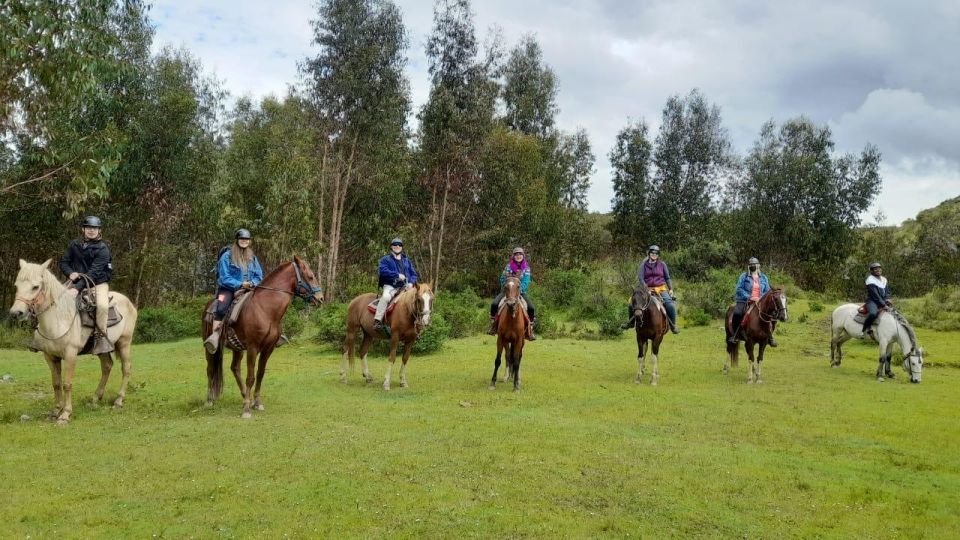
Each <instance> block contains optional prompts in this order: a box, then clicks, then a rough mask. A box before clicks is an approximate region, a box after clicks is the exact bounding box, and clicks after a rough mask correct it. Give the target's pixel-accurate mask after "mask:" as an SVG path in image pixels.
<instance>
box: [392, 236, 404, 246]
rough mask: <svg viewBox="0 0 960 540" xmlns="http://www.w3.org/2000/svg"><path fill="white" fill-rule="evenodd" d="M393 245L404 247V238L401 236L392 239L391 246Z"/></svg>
mask: <svg viewBox="0 0 960 540" xmlns="http://www.w3.org/2000/svg"><path fill="white" fill-rule="evenodd" d="M393 246H400V247H403V240H402V239H401V238H400V237H399V236H398V237H397V238H394V239H393V240H391V241H390V247H393Z"/></svg>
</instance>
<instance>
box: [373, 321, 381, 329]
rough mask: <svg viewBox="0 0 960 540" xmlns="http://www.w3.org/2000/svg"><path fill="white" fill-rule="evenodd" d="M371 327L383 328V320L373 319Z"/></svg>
mask: <svg viewBox="0 0 960 540" xmlns="http://www.w3.org/2000/svg"><path fill="white" fill-rule="evenodd" d="M373 329H374V330H383V321H381V320H380V319H374V320H373Z"/></svg>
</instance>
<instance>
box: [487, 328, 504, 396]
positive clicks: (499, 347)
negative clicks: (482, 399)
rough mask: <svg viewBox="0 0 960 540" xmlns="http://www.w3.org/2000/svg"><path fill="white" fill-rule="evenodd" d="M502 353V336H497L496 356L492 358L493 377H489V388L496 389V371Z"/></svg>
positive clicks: (498, 367)
mask: <svg viewBox="0 0 960 540" xmlns="http://www.w3.org/2000/svg"><path fill="white" fill-rule="evenodd" d="M502 355H503V338H502V337H500V336H497V357H496V358H495V359H494V360H493V377H490V389H491V390H496V389H497V371H499V370H500V357H501V356H502Z"/></svg>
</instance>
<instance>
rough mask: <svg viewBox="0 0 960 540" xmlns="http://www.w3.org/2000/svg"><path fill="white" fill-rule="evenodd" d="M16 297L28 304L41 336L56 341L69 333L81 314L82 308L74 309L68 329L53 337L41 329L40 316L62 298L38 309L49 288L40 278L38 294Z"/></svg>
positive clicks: (34, 326) (34, 324)
mask: <svg viewBox="0 0 960 540" xmlns="http://www.w3.org/2000/svg"><path fill="white" fill-rule="evenodd" d="M81 276H83V277H84V278H87V279H88V280H89V278H88V277H87V276H86V274H81ZM67 283H69V280H68V281H66V282H64V285H66V284H67ZM61 296H62V295H61ZM15 298H16V300H17V301H20V302H23V303H24V304H25V305H26V306H27V313H29V314H30V319H31V325H32V326H33V329H34V330H36V332H37V333H38V334H40V337H42V338H43V339H46V340H48V341H56V340H58V339H60V338H62V337H63V336H65V335H67V333H69V332H70V330H71V329H72V328H73V323H74V322H75V321H76V320H77V316H79V315H80V310H79V309H74V310H73V318H72V319H70V324H68V325H67V329H66V330H65V331H64V332H63V333H62V334H60V335H59V336H57V337H55V338H51V337H48V336H46V335H44V333H43V331H41V330H40V316H41V315H43V314H44V313H46V312H47V311H50V309H51V308H53V306H55V305H56V304H57V301H59V300H60V298H56V299H51V300H50V304H49V305H47V307H45V308H43V309H42V310H40V311H37V306H39V305H40V304H42V303H43V302H44V301H45V300H46V298H47V290H46V287H44V286H43V280H42V279H41V280H40V290H39V291H37V294H36V295H35V296H34V297H33V298H32V299H30V300H28V299H26V298H24V297H22V296H16V297H15Z"/></svg>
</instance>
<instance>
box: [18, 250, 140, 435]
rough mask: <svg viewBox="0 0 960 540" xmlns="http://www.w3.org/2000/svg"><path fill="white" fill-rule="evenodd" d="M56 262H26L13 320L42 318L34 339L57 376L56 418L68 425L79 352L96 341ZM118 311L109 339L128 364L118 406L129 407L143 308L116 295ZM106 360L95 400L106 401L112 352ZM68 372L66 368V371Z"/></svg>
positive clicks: (103, 357) (103, 356) (102, 357)
mask: <svg viewBox="0 0 960 540" xmlns="http://www.w3.org/2000/svg"><path fill="white" fill-rule="evenodd" d="M52 262H53V259H49V260H47V262H45V263H43V264H32V263H28V262H26V261H24V260H23V259H20V272H19V273H18V274H17V281H16V287H17V297H16V300H15V301H14V302H13V306H11V308H10V316H11V317H13V318H14V319H16V320H23V319H25V318H27V316H28V315H32V316H33V317H36V320H37V329H36V330H35V331H34V334H33V335H34V339H35V342H36V344H37V348H39V349H40V350H41V351H43V355H44V357H45V358H46V360H47V365H49V366H50V373H51V374H52V376H53V393H54V396H55V398H56V406H55V407H54V409H53V411H51V413H50V416H51V417H52V418H56V419H57V423H58V424H66V423H67V422H69V421H70V415H71V414H72V413H73V371H74V368H75V367H76V363H77V354H78V353H79V352H80V351H81V350H82V349H83V346H84V345H85V344H86V343H87V340H88V339H89V338H90V333H91V332H92V331H93V329H92V328H85V327H83V326H81V324H80V317H79V316H78V315H79V314H78V312H77V304H76V299H75V298H74V297H73V296H72V295H70V294H67V288H66V287H65V286H64V285H63V284H61V283H60V282H59V281H57V278H56V277H54V275H53V274H52V273H51V272H50V270H49V267H50V264H51V263H52ZM110 296H111V297H112V298H113V302H112V303H113V304H115V306H114V307H115V309H116V310H117V312H118V314H119V315H120V316H121V318H122V320H121V321H120V322H119V323H117V324H116V325H114V326H112V327H110V328H108V329H107V338H108V339H109V340H110V342H111V343H113V344H114V348H115V350H116V352H117V354H119V355H120V359H121V361H122V362H123V381H122V382H121V383H120V393H119V394H118V396H117V399H116V401H114V402H113V406H114V407H117V408H119V407H123V398H124V396H125V395H126V393H127V383H128V382H129V381H130V344H131V342H132V341H133V331H134V327H136V325H137V308H136V307H135V306H134V305H133V302H131V301H130V299H128V298H127V297H126V296H124V295H122V294H120V293H116V292H113V291H110ZM99 356H100V371H101V375H100V385H99V386H97V391H96V393H95V394H94V396H93V400H94V402H100V400H101V399H103V390H104V387H106V385H107V379H108V378H109V377H110V370H111V369H112V368H113V358H112V357H111V356H110V353H106V354H101V355H99ZM63 368H66V369H65V370H64V369H63ZM63 371H65V373H63Z"/></svg>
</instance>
